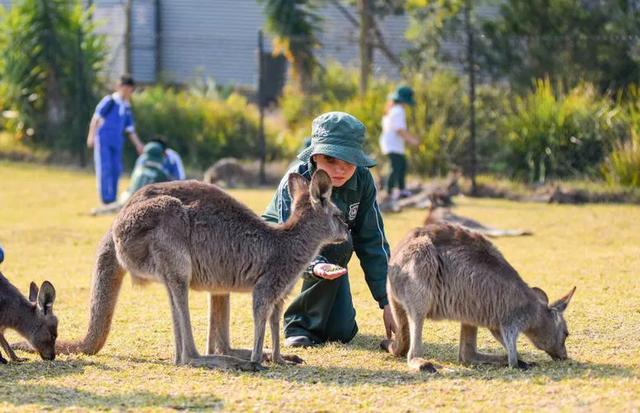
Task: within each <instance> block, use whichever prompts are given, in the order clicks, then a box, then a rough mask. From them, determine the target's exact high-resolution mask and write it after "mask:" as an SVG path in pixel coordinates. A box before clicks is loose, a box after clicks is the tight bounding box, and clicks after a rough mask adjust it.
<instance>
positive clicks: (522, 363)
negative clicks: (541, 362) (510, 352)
mask: <svg viewBox="0 0 640 413" xmlns="http://www.w3.org/2000/svg"><path fill="white" fill-rule="evenodd" d="M536 365H537V364H536V363H533V362H531V363H527V362H526V361H522V360H520V359H518V368H519V369H520V370H529V369H530V368H532V367H535V366H536Z"/></svg>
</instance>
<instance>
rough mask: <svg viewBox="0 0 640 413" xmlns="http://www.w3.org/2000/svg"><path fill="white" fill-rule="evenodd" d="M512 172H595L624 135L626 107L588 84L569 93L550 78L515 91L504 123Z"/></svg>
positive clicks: (531, 177) (538, 177) (535, 175)
mask: <svg viewBox="0 0 640 413" xmlns="http://www.w3.org/2000/svg"><path fill="white" fill-rule="evenodd" d="M501 129H502V137H503V139H504V143H505V145H506V149H507V154H506V155H505V156H506V159H505V161H506V163H507V164H508V165H509V168H510V171H509V172H510V175H511V176H514V177H518V178H522V179H526V180H528V181H530V182H543V181H545V180H546V179H547V178H551V177H553V178H566V177H578V176H595V175H596V174H597V172H598V166H599V164H600V163H601V162H602V160H603V159H604V158H605V156H606V155H607V153H608V152H609V150H610V148H611V146H612V145H613V142H615V141H616V140H617V139H619V138H620V137H621V136H625V135H626V133H627V132H626V130H627V123H626V119H625V116H624V113H623V111H621V110H620V109H619V108H618V107H616V106H615V105H614V104H613V103H612V102H611V101H610V99H609V98H608V97H606V96H599V95H598V94H597V93H596V91H595V89H594V88H593V87H592V86H591V85H588V84H583V85H580V86H577V87H575V88H573V89H572V90H570V91H569V92H568V93H566V94H562V93H560V92H556V91H555V90H554V89H553V87H552V85H551V82H550V81H549V80H539V81H537V82H536V84H535V90H534V91H533V92H530V93H528V94H527V95H525V96H524V97H516V98H515V99H514V102H513V105H512V107H508V108H507V116H506V117H505V119H504V122H503V123H502V125H501Z"/></svg>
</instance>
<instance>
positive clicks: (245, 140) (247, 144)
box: [127, 86, 280, 169]
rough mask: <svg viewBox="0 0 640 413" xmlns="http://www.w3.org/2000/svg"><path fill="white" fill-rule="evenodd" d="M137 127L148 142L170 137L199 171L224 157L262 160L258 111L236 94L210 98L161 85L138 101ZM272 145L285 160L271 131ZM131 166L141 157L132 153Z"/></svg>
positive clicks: (135, 105)
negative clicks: (159, 137) (155, 138)
mask: <svg viewBox="0 0 640 413" xmlns="http://www.w3.org/2000/svg"><path fill="white" fill-rule="evenodd" d="M133 110H134V116H135V118H136V128H137V130H138V133H139V134H140V136H141V138H142V139H143V140H148V139H151V138H153V137H154V136H156V135H162V136H164V137H165V138H166V139H167V141H168V143H169V145H170V146H171V147H172V148H174V149H175V150H176V151H178V152H179V153H180V154H181V156H182V157H183V159H184V161H185V162H186V163H187V164H189V165H191V166H193V167H197V168H199V169H204V168H206V167H208V166H210V165H211V164H212V163H213V162H215V161H216V160H218V159H220V158H222V157H228V156H232V157H236V158H241V159H242V158H256V157H257V156H258V155H259V154H258V140H257V139H258V120H259V119H258V110H257V108H256V106H255V105H252V104H249V102H248V101H247V100H246V98H244V97H242V96H240V95H238V94H234V93H232V94H230V95H229V96H228V97H227V98H226V99H209V98H207V97H204V96H202V95H198V94H194V93H191V92H189V91H175V90H173V89H167V88H163V87H160V86H156V87H151V88H148V89H145V90H143V91H142V92H141V93H137V94H136V95H135V96H134V98H133ZM266 129H267V130H266V132H265V134H266V139H267V146H268V147H269V148H272V151H275V152H276V153H275V155H274V154H272V157H274V156H275V157H278V156H279V155H280V153H279V151H278V148H277V145H276V141H275V139H276V136H275V134H274V133H272V132H270V130H271V129H272V128H268V127H267V128H266ZM127 156H128V157H129V159H128V162H131V161H132V159H131V158H133V156H135V154H133V153H128V154H127Z"/></svg>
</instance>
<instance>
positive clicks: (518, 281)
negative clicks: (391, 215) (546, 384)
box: [381, 224, 575, 371]
mask: <svg viewBox="0 0 640 413" xmlns="http://www.w3.org/2000/svg"><path fill="white" fill-rule="evenodd" d="M574 292H575V287H574V288H573V289H572V290H571V291H570V292H569V294H567V295H566V296H565V297H563V298H561V299H559V300H558V301H556V302H554V303H553V304H551V305H549V300H548V298H547V295H546V294H545V293H544V291H542V290H541V289H539V288H529V286H528V285H527V284H526V283H525V282H524V281H523V280H522V278H520V276H519V275H518V273H517V272H516V270H515V269H514V268H513V267H512V266H511V265H509V263H508V262H507V261H506V260H505V259H504V257H503V256H502V254H500V252H499V251H498V250H497V249H496V248H495V247H494V246H493V245H492V244H491V243H490V242H489V241H487V239H485V238H484V237H483V236H481V235H479V234H475V233H472V232H469V231H466V230H464V229H463V228H461V227H458V226H454V225H449V224H438V225H428V226H426V227H423V228H417V229H413V230H411V231H410V232H409V234H408V235H407V236H406V237H405V238H404V239H403V240H402V241H401V242H400V244H399V245H398V246H397V247H396V250H395V253H394V255H393V256H392V257H391V260H390V262H389V273H388V278H387V294H388V296H389V303H390V305H391V310H392V312H393V315H394V318H395V321H396V326H397V328H396V335H395V340H385V341H383V342H382V343H381V346H382V348H383V349H385V350H387V351H388V352H390V353H392V354H394V355H396V356H404V355H406V356H407V362H408V364H409V367H410V368H411V369H414V370H428V371H435V369H434V367H433V365H432V364H431V363H428V362H426V361H425V360H423V359H421V358H420V357H421V355H422V325H423V321H424V319H425V318H429V319H433V320H444V319H446V320H456V321H460V322H461V323H462V326H461V331H460V348H459V353H458V357H459V360H460V361H461V362H462V363H464V364H477V363H490V364H498V365H506V364H507V363H508V365H509V366H510V367H513V368H515V367H519V368H523V369H526V368H528V367H529V364H527V363H525V362H523V361H521V360H518V353H517V350H516V340H517V338H518V334H519V333H521V332H522V333H524V334H525V335H526V336H527V337H528V338H529V339H530V340H531V341H532V342H533V344H534V345H535V346H536V347H538V348H539V349H541V350H544V351H545V352H547V353H548V354H549V355H550V356H551V357H552V358H553V359H554V360H560V359H566V358H567V349H566V347H565V340H566V338H567V336H568V335H569V333H568V331H567V324H566V322H565V321H564V318H563V313H564V311H565V309H566V308H567V305H568V304H569V301H570V300H571V297H572V296H573V293H574ZM478 327H486V328H488V329H489V331H491V334H493V336H494V337H495V338H496V339H497V340H498V341H499V342H500V343H501V344H502V345H503V346H504V347H505V349H506V350H507V357H506V358H505V357H501V356H494V355H488V354H482V353H478V351H477V346H476V337H477V333H478Z"/></svg>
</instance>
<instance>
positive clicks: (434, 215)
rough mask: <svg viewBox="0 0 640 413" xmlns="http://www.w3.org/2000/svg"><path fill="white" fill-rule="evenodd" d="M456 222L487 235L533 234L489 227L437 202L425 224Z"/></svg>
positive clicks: (432, 205)
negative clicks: (455, 212)
mask: <svg viewBox="0 0 640 413" xmlns="http://www.w3.org/2000/svg"><path fill="white" fill-rule="evenodd" d="M445 222H446V223H449V224H456V225H459V226H461V227H463V228H464V229H466V230H469V231H471V232H477V233H479V234H482V235H486V236H487V237H491V238H495V237H519V236H524V235H533V233H532V232H531V231H529V230H525V229H499V228H493V227H488V226H486V225H483V224H481V223H479V222H478V221H475V220H473V219H471V218H467V217H463V216H460V215H456V214H454V213H453V212H451V209H449V208H440V207H438V206H437V204H436V203H432V204H431V206H430V207H429V211H428V212H427V217H426V218H425V220H424V225H429V224H438V223H445Z"/></svg>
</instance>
